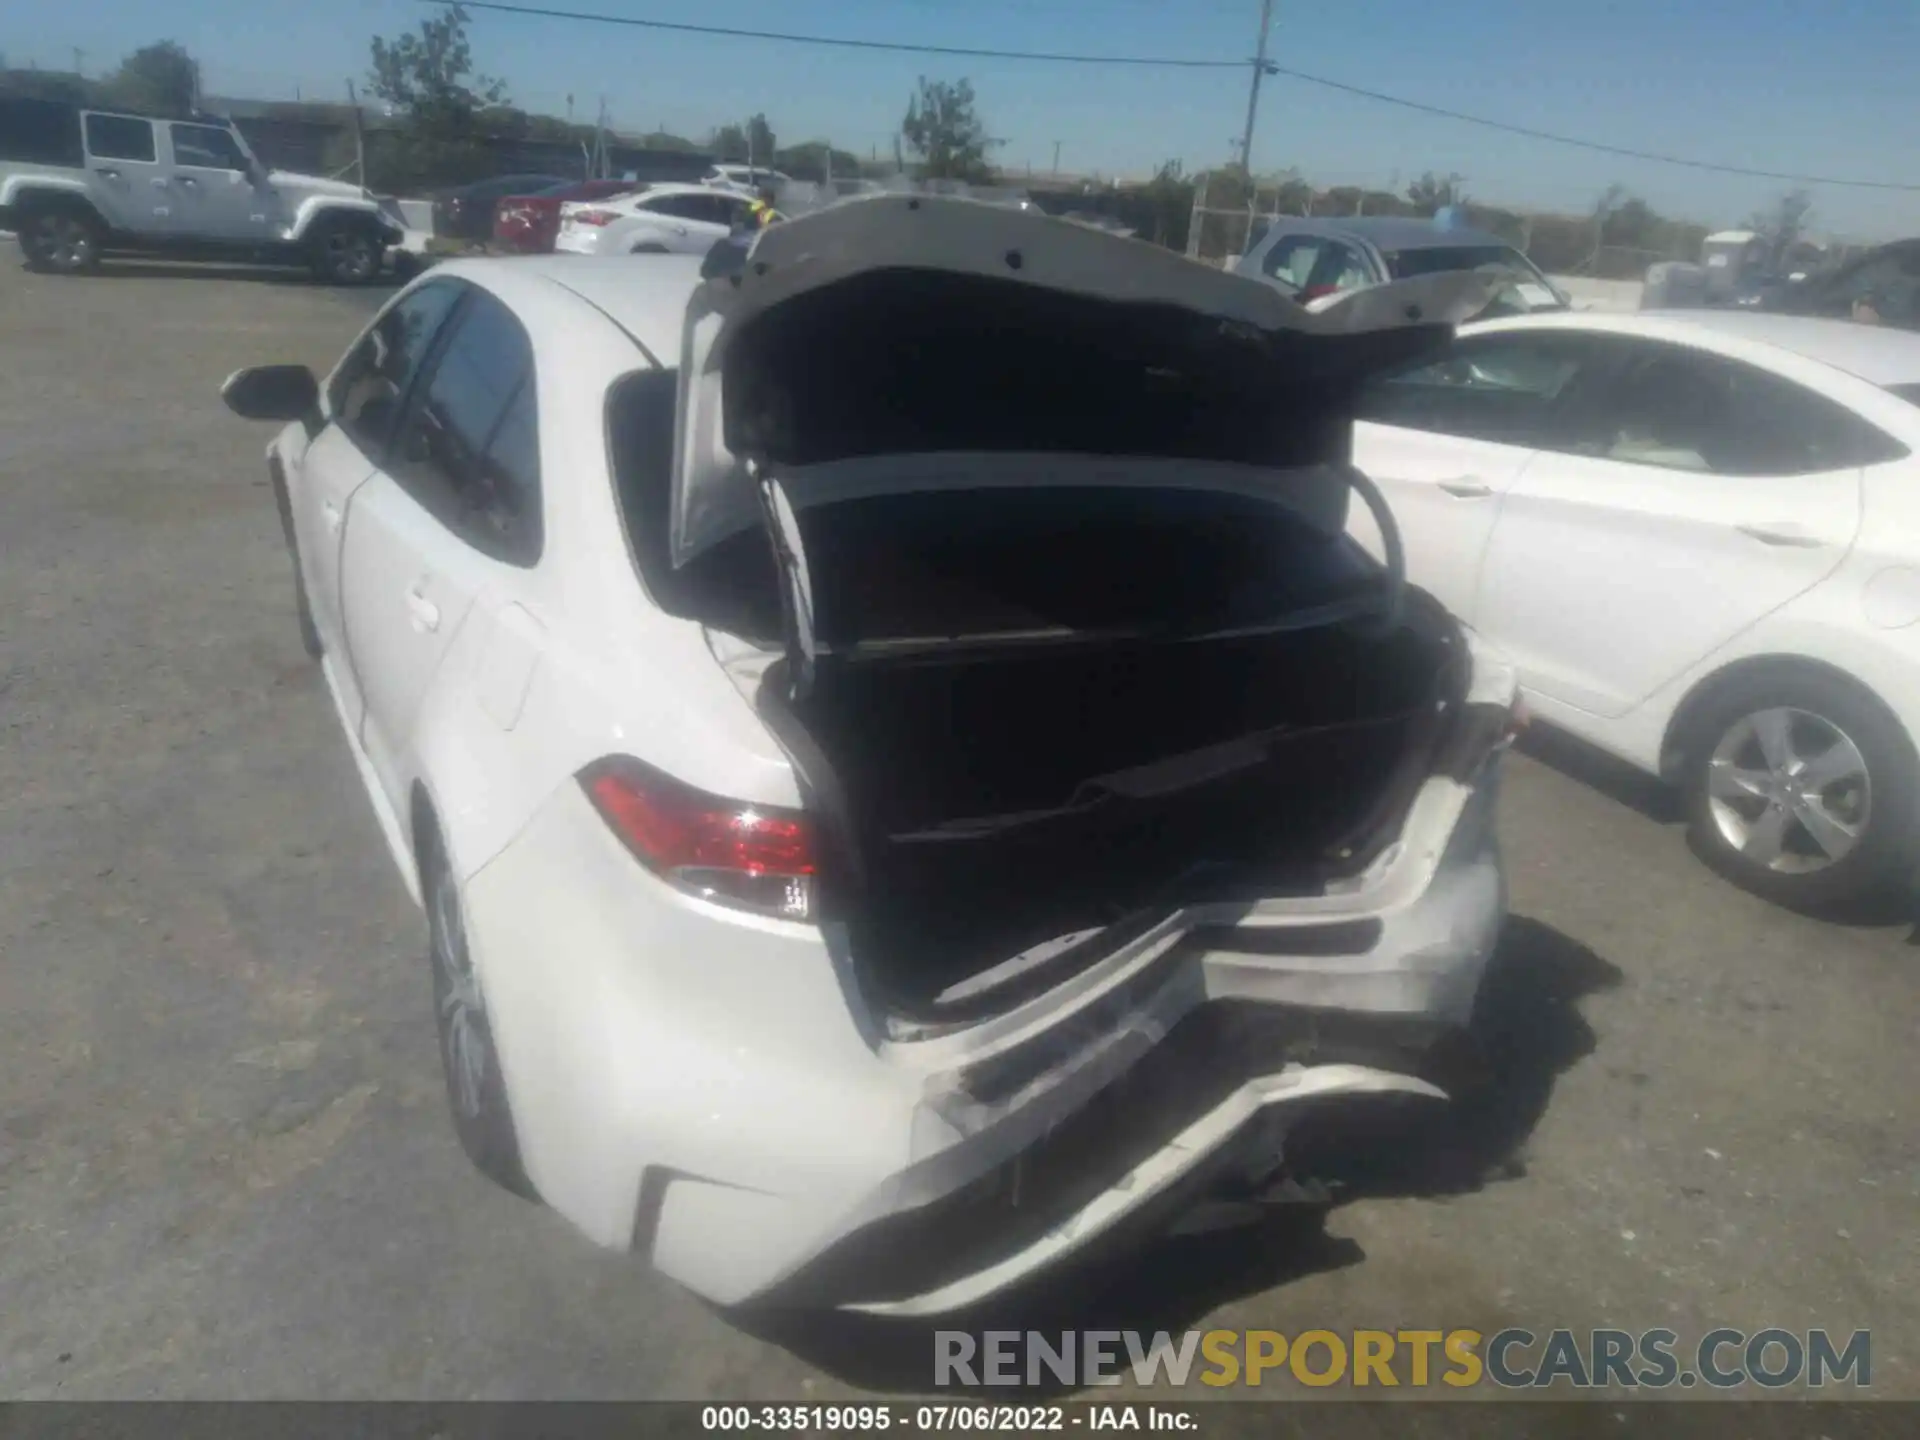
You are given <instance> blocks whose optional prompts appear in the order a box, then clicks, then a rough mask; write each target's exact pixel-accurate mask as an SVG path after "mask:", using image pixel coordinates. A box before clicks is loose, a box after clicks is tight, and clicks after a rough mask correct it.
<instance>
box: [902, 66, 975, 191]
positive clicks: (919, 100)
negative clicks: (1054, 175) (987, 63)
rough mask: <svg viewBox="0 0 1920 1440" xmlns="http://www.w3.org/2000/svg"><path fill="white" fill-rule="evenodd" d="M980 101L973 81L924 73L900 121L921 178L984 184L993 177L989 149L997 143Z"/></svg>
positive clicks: (905, 141)
mask: <svg viewBox="0 0 1920 1440" xmlns="http://www.w3.org/2000/svg"><path fill="white" fill-rule="evenodd" d="M974 103H975V102H974V94H973V82H972V81H971V80H929V79H927V78H926V76H924V75H923V76H921V77H920V88H919V89H918V90H917V91H916V92H915V94H914V96H913V98H912V99H910V100H909V101H908V102H907V114H906V118H905V119H904V120H902V121H901V122H900V138H901V140H902V141H903V142H904V143H905V146H906V149H907V152H908V153H909V154H910V155H912V156H913V159H914V168H915V171H916V173H917V174H918V175H919V177H920V178H921V179H923V180H965V181H970V182H973V183H976V184H978V183H984V182H986V181H989V180H991V179H992V178H993V167H992V166H991V165H989V164H988V163H987V151H988V150H990V149H991V148H993V146H994V144H995V142H994V141H993V140H991V139H989V138H988V136H987V127H986V126H985V125H984V124H983V123H982V122H981V119H980V116H979V114H978V113H977V112H976V110H975V108H974Z"/></svg>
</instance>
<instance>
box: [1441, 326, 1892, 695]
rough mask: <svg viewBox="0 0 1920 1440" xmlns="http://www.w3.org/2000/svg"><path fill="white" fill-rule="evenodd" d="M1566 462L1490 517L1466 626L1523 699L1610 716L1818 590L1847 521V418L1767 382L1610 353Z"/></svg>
mask: <svg viewBox="0 0 1920 1440" xmlns="http://www.w3.org/2000/svg"><path fill="white" fill-rule="evenodd" d="M1605 349H1606V351H1607V353H1608V357H1609V358H1608V373H1607V377H1606V379H1605V380H1604V382H1603V383H1602V384H1601V385H1600V386H1599V387H1598V388H1597V389H1596V390H1595V391H1593V392H1591V400H1592V403H1591V405H1590V406H1583V407H1582V408H1581V412H1580V415H1579V416H1578V418H1577V420H1576V421H1575V424H1574V426H1573V429H1572V430H1571V432H1570V434H1569V437H1568V438H1567V440H1566V441H1565V449H1564V450H1563V451H1561V452H1559V453H1543V454H1541V455H1540V456H1538V457H1537V458H1536V459H1535V460H1534V462H1533V463H1532V464H1530V465H1529V466H1528V467H1527V468H1526V471H1525V473H1524V474H1523V475H1522V476H1521V477H1520V478H1519V479H1518V481H1517V482H1516V483H1515V484H1514V485H1513V487H1512V489H1511V490H1510V491H1509V493H1508V494H1507V497H1506V500H1505V502H1504V504H1503V505H1502V506H1501V510H1500V517H1499V523H1498V524H1497V525H1496V526H1495V528H1494V534H1493V541H1492V544H1491V546H1490V547H1489V549H1488V553H1487V560H1486V565H1485V568H1484V571H1483V574H1482V583H1481V592H1480V602H1479V607H1478V612H1479V617H1480V625H1479V628H1480V629H1481V630H1482V631H1483V632H1484V633H1485V634H1486V635H1487V637H1488V638H1489V639H1490V640H1492V641H1493V642H1494V643H1496V644H1497V645H1499V646H1500V647H1501V648H1502V649H1503V650H1504V651H1505V653H1506V654H1507V655H1508V657H1509V658H1511V659H1512V660H1513V661H1514V663H1515V664H1516V665H1517V666H1518V667H1519V671H1520V677H1521V681H1522V683H1523V684H1524V685H1525V686H1526V687H1527V688H1528V689H1530V690H1532V691H1534V692H1536V693H1538V694H1540V695H1543V696H1547V697H1549V698H1551V699H1554V700H1557V701H1560V702H1562V703H1563V704H1566V705H1569V706H1572V707H1574V708H1576V709H1579V710H1583V711H1586V712H1588V713H1590V714H1594V715H1598V716H1618V715H1622V714H1625V713H1626V712H1627V711H1629V710H1631V709H1633V708H1634V707H1635V706H1636V705H1638V704H1639V703H1641V702H1642V701H1643V700H1646V699H1647V698H1648V697H1650V696H1651V695H1653V693H1654V692H1655V691H1657V690H1658V689H1660V687H1661V686H1663V685H1665V684H1667V683H1668V682H1670V681H1672V680H1674V679H1676V678H1677V677H1679V676H1680V675H1681V674H1683V673H1684V672H1685V671H1686V670H1688V669H1689V668H1690V667H1692V666H1693V665H1695V664H1697V663H1698V662H1699V661H1701V660H1703V659H1705V658H1706V657H1707V656H1708V655H1710V654H1711V653H1712V652H1713V651H1715V650H1717V649H1718V648H1720V647H1721V646H1722V645H1724V644H1726V643H1727V642H1728V641H1730V640H1732V639H1733V638H1734V637H1735V636H1737V635H1738V634H1739V633H1740V632H1741V631H1742V630H1744V629H1746V628H1747V627H1748V626H1750V625H1752V624H1754V623H1755V622H1756V621H1758V620H1759V619H1760V618H1761V617H1762V616H1764V615H1766V614H1768V613H1769V612H1771V611H1773V610H1775V609H1778V608H1779V607H1780V606H1782V605H1784V604H1786V603H1787V602H1788V601H1790V600H1792V599H1793V598H1794V597H1795V596H1797V595H1799V594H1801V593H1802V592H1803V591H1805V590H1807V589H1809V588H1810V587H1812V586H1814V585H1816V584H1818V583H1819V582H1820V581H1821V580H1822V579H1824V578H1825V577H1826V576H1828V575H1830V574H1831V573H1833V571H1834V569H1835V568H1836V567H1837V566H1838V565H1839V564H1840V562H1841V561H1842V560H1843V559H1844V558H1845V556H1846V554H1847V551H1848V549H1849V548H1850V547H1851V545H1852V543H1853V539H1854V535H1855V532H1856V531H1857V530H1858V528H1859V523H1860V483H1861V481H1860V463H1861V453H1862V451H1861V440H1860V422H1859V421H1858V420H1856V419H1855V417H1853V416H1852V415H1851V414H1850V413H1849V412H1847V411H1846V410H1844V409H1843V408H1841V407H1840V406H1838V405H1836V404H1834V403H1833V402H1831V401H1829V400H1827V399H1825V398H1824V397H1822V396H1819V395H1815V394H1814V393H1812V392H1811V391H1808V390H1806V389H1804V388H1802V387H1800V386H1798V385H1796V384H1794V383H1792V382H1790V381H1788V380H1785V379H1784V378H1782V377H1780V376H1777V375H1774V374H1772V373H1770V372H1767V371H1764V370H1761V369H1759V368H1757V367H1754V366H1751V365H1748V364H1745V363H1742V362H1737V361H1733V360H1730V359H1726V358H1724V357H1721V356H1718V355H1714V354H1712V353H1710V352H1707V351H1703V350H1697V349H1692V348H1690V347H1684V346H1678V345H1669V344H1661V343H1657V342H1650V341H1643V340H1637V339H1633V340H1629V339H1621V338H1615V339H1609V340H1608V341H1606V342H1605Z"/></svg>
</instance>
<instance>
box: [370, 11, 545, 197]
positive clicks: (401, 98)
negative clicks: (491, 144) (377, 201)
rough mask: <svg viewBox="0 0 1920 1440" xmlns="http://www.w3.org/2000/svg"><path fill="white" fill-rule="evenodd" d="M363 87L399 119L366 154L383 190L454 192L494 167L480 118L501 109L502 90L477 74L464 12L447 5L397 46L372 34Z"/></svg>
mask: <svg viewBox="0 0 1920 1440" xmlns="http://www.w3.org/2000/svg"><path fill="white" fill-rule="evenodd" d="M368 87H369V88H370V89H371V91H372V92H373V95H374V96H375V98H377V99H379V100H383V101H385V102H386V104H387V105H388V107H390V109H391V110H392V111H394V112H396V113H397V115H398V117H399V119H400V124H399V126H398V128H397V129H396V130H394V131H392V132H389V133H385V134H382V135H381V136H380V138H379V141H378V143H377V144H374V145H371V146H370V147H369V158H368V165H369V168H370V169H374V170H377V172H378V178H379V180H380V182H381V184H382V185H383V186H384V187H387V188H392V189H404V188H412V187H415V186H424V185H457V184H460V183H462V182H464V181H467V180H472V179H477V178H479V177H480V176H481V175H484V174H486V173H487V172H488V171H489V170H490V169H491V168H492V154H491V152H490V151H489V150H488V149H487V148H486V147H485V146H484V145H483V144H482V143H481V140H480V137H481V135H482V134H483V133H484V129H483V126H482V123H481V116H482V113H483V112H485V111H488V110H489V109H496V111H497V108H498V107H505V106H506V99H507V87H506V86H505V84H503V83H502V82H501V81H499V80H496V79H494V78H492V77H491V76H487V75H481V74H479V73H477V72H476V71H475V70H474V67H473V50H472V47H471V45H470V44H469V43H468V41H467V12H466V10H465V9H464V8H463V7H462V6H460V5H457V4H455V5H449V6H447V7H446V9H444V10H442V11H441V12H440V13H439V14H437V15H434V16H431V17H429V18H428V19H426V20H423V21H421V23H420V28H419V30H418V31H417V32H415V33H411V34H407V35H402V36H400V37H399V38H398V39H395V40H388V39H385V38H383V37H381V36H377V35H376V36H375V37H374V39H373V46H372V70H371V73H370V74H369V75H368ZM515 113H518V112H515Z"/></svg>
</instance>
